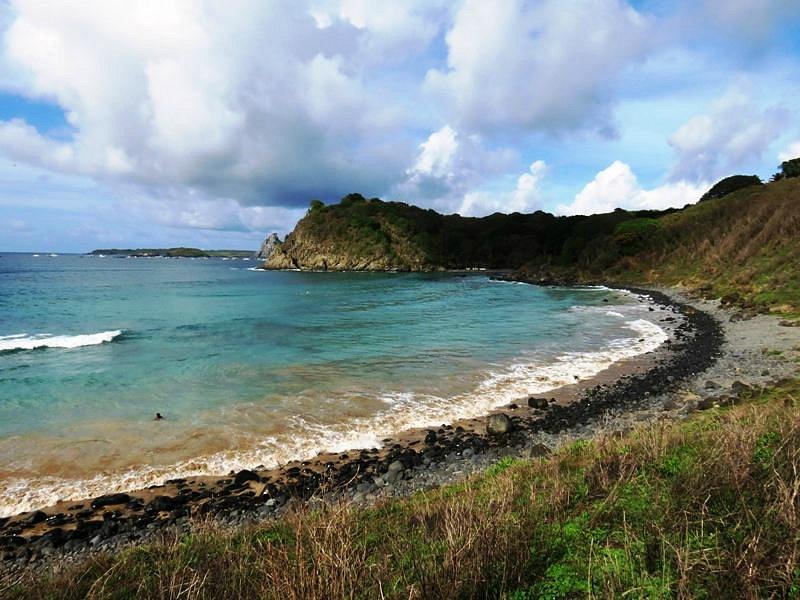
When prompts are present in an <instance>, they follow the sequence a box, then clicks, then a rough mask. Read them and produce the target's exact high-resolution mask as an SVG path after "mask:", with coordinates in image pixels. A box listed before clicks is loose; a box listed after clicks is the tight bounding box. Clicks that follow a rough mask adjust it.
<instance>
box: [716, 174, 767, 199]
mask: <svg viewBox="0 0 800 600" xmlns="http://www.w3.org/2000/svg"><path fill="white" fill-rule="evenodd" d="M751 185H763V184H762V183H761V179H759V178H758V177H757V176H756V175H731V176H730V177H726V178H725V179H722V180H721V181H718V182H717V183H715V184H714V185H713V186H712V187H711V189H710V190H708V191H707V192H706V193H705V194H703V196H702V197H701V198H700V202H707V201H708V200H713V199H715V198H723V197H724V196H727V195H728V194H732V193H733V192H736V191H738V190H741V189H742V188H746V187H750V186H751Z"/></svg>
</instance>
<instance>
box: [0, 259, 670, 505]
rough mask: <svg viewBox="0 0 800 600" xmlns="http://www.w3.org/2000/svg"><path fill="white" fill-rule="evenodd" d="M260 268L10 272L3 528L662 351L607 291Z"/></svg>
mask: <svg viewBox="0 0 800 600" xmlns="http://www.w3.org/2000/svg"><path fill="white" fill-rule="evenodd" d="M255 264H256V263H255V262H253V261H251V262H246V261H241V260H221V259H211V260H188V259H180V260H168V259H125V258H114V257H107V258H90V257H80V256H71V255H70V256H66V255H62V256H58V257H53V256H47V255H42V256H38V257H34V256H32V255H21V254H16V255H15V254H10V255H9V254H6V255H4V256H3V257H2V258H0V497H3V501H2V503H0V514H3V513H4V512H5V513H8V512H11V511H13V510H18V509H21V508H28V507H30V506H34V505H36V504H42V503H49V502H51V501H53V500H55V499H58V498H67V497H79V496H81V495H86V493H100V492H101V491H110V490H111V489H124V488H126V487H135V486H138V485H142V484H145V483H153V482H156V481H160V480H163V479H164V478H167V477H169V476H176V475H182V474H190V473H203V472H226V471H227V470H229V469H230V468H239V467H244V466H251V467H252V466H254V465H257V464H265V465H271V464H275V463H278V462H282V461H285V460H289V459H291V458H297V457H298V455H308V454H313V453H314V452H316V451H319V450H323V449H339V448H346V447H353V446H365V445H366V446H374V445H377V444H379V443H380V442H379V440H380V439H381V438H382V437H385V436H386V435H388V434H390V433H392V432H396V431H398V430H401V429H405V428H408V427H413V426H424V425H426V424H434V423H437V422H444V421H447V420H452V419H454V418H460V417H469V416H476V415H478V414H483V413H485V412H486V411H487V410H489V409H491V408H492V407H493V406H499V405H501V404H503V403H507V402H510V401H512V400H513V399H515V398H518V397H520V396H524V395H525V394H528V393H536V392H537V391H542V390H545V389H549V388H552V387H555V386H557V385H560V384H563V383H568V382H571V381H572V380H574V378H575V377H576V376H577V377H589V376H592V375H594V374H595V373H596V372H597V371H599V370H600V369H602V368H604V367H607V366H608V365H609V364H611V363H613V362H614V361H615V360H619V359H620V358H624V357H626V356H633V355H635V354H639V353H641V352H646V351H648V350H650V349H652V348H653V347H655V346H657V345H658V344H659V343H660V341H662V339H663V338H662V336H663V332H661V330H660V329H659V328H658V327H657V326H655V325H654V324H652V323H650V322H648V321H647V319H648V318H650V317H649V316H648V313H647V308H646V306H645V305H643V304H642V303H641V302H640V301H638V300H637V299H635V298H633V297H632V296H629V295H626V294H622V293H618V292H611V291H609V290H604V289H584V290H566V289H544V288H537V287H534V286H528V285H520V284H508V283H499V282H492V281H490V280H489V278H488V277H486V276H485V275H481V274H474V275H473V274H470V275H467V276H458V275H454V274H375V273H347V274H346V273H298V272H264V271H255V270H250V269H248V267H251V266H254V265H255ZM604 300H606V302H604ZM71 346H75V347H71ZM156 412H160V413H162V414H163V415H164V416H165V419H164V420H163V421H158V422H156V421H154V420H153V415H154V414H155V413H156Z"/></svg>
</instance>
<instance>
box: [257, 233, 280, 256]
mask: <svg viewBox="0 0 800 600" xmlns="http://www.w3.org/2000/svg"><path fill="white" fill-rule="evenodd" d="M280 245H281V238H279V237H278V234H277V233H270V234H269V235H268V236H267V239H265V240H264V242H263V243H262V244H261V248H259V250H258V254H256V258H259V259H261V260H267V259H268V258H269V257H270V256H272V255H273V254H274V253H275V250H277V249H278V247H279V246H280Z"/></svg>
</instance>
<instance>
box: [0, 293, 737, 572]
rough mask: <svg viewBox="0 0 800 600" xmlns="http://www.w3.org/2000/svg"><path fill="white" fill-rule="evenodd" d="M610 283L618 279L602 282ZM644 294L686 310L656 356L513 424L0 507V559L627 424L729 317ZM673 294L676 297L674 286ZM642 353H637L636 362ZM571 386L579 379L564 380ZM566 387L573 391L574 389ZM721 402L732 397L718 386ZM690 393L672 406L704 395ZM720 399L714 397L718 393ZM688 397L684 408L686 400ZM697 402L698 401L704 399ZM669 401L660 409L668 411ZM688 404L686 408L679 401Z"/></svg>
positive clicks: (436, 481)
mask: <svg viewBox="0 0 800 600" xmlns="http://www.w3.org/2000/svg"><path fill="white" fill-rule="evenodd" d="M607 287H611V288H612V289H614V286H607ZM616 289H625V290H628V291H631V292H633V293H635V294H640V295H646V296H649V297H650V298H651V299H652V300H653V302H654V303H656V304H659V305H661V306H665V307H668V308H669V310H671V311H673V312H675V313H677V314H679V315H681V316H682V320H681V322H679V323H677V324H676V325H675V328H674V331H673V332H672V336H671V340H670V341H669V342H667V343H665V345H664V346H662V348H660V349H659V350H657V351H655V352H654V353H650V354H654V356H649V357H648V356H639V357H636V358H634V359H629V360H628V361H623V363H624V364H623V363H617V364H615V365H613V366H612V367H611V368H609V369H607V370H606V371H604V372H602V373H601V374H600V375H599V376H597V377H596V378H594V379H592V380H587V381H586V382H582V383H583V385H581V384H576V385H575V386H574V389H572V390H564V389H563V388H559V394H552V393H551V392H547V393H546V394H545V395H547V396H553V397H555V395H560V396H561V397H560V398H559V399H558V400H557V401H555V402H550V401H549V398H548V402H547V408H545V409H543V410H538V409H532V408H530V407H528V406H516V407H515V406H514V405H511V406H509V407H502V408H500V409H498V410H495V411H493V412H492V413H490V414H496V413H498V412H502V413H505V414H507V415H508V416H509V417H510V419H511V422H512V423H513V426H514V431H512V432H511V433H508V434H506V435H503V436H491V435H488V434H487V433H485V427H486V422H487V421H488V419H489V416H490V415H486V416H484V417H481V418H477V419H470V420H468V421H466V422H454V423H451V424H448V425H444V426H442V427H440V428H438V429H436V430H434V429H431V430H419V431H410V432H402V433H400V434H399V435H397V436H394V437H392V438H387V439H386V440H384V442H385V444H384V447H383V448H381V449H380V450H374V449H373V450H351V451H347V452H343V453H337V454H321V455H318V456H317V457H316V458H315V459H312V460H308V461H294V462H290V463H287V464H286V465H284V466H283V467H281V468H279V469H272V470H266V471H258V472H253V471H248V470H244V471H240V472H239V473H235V474H234V473H232V474H231V475H229V476H226V477H219V476H216V477H212V476H207V477H193V478H190V479H189V480H172V481H170V482H168V483H167V484H165V485H164V486H152V487H151V488H148V489H146V490H139V491H136V492H130V493H129V494H112V495H109V496H101V497H98V498H95V499H93V500H92V499H90V500H87V501H85V502H65V503H60V504H57V505H55V506H52V507H48V508H47V509H44V510H41V511H33V512H30V513H23V514H21V515H17V516H15V517H10V518H4V519H0V557H2V558H4V559H5V560H2V561H0V570H2V569H3V567H4V566H5V567H8V566H12V568H19V567H25V566H28V565H30V564H37V563H39V562H41V560H42V559H54V560H56V561H57V560H58V559H61V560H65V561H67V562H69V561H71V560H75V559H76V558H77V557H80V556H84V555H85V554H86V553H88V552H93V551H109V550H116V549H118V548H120V547H123V546H128V545H133V544H137V543H141V542H143V541H146V540H147V539H150V538H151V537H152V536H153V535H157V534H159V532H163V531H164V530H167V529H170V528H175V527H177V528H180V529H185V528H188V527H189V526H190V524H189V522H188V518H189V517H193V516H200V515H211V516H213V517H214V518H216V519H218V520H221V521H222V522H225V523H228V524H230V525H232V526H234V525H236V524H238V523H241V522H248V521H253V520H256V521H257V520H261V519H265V518H271V517H274V516H276V515H279V514H280V513H281V512H282V511H283V510H284V509H285V508H286V507H287V506H289V505H291V504H292V503H293V502H295V501H309V500H311V501H316V500H317V499H324V500H336V499H349V500H351V501H354V502H356V503H369V502H372V501H376V500H379V499H380V498H384V497H389V496H398V495H407V494H409V493H412V492H414V491H416V490H419V489H424V488H426V487H431V486H435V485H441V484H442V483H446V482H448V481H452V480H455V479H458V478H459V477H464V476H466V474H468V473H470V472H475V471H477V470H481V469H483V468H485V467H486V466H489V465H490V464H492V463H493V462H495V461H496V460H497V459H498V458H501V457H502V456H539V455H542V454H546V453H547V452H549V450H550V449H551V448H553V447H554V446H556V445H559V444H560V443H563V440H564V439H567V438H569V439H574V438H576V437H580V436H589V437H591V436H592V435H594V434H595V433H596V429H597V428H598V427H601V428H602V427H606V426H608V425H613V426H615V427H621V428H625V427H628V426H630V425H631V423H635V422H637V419H634V420H631V419H629V417H630V416H631V415H635V414H636V413H637V412H640V411H643V410H644V411H647V410H650V409H652V408H653V406H654V405H655V404H657V403H658V402H664V400H663V399H662V397H663V396H669V397H674V396H676V395H678V394H679V392H680V391H681V388H682V387H686V384H687V382H689V381H691V380H692V379H695V378H697V376H698V375H699V374H702V373H704V372H706V371H708V370H709V369H710V368H711V367H712V365H714V364H715V363H716V362H717V361H718V360H719V359H720V357H721V356H722V355H723V347H724V346H725V343H726V340H725V335H724V334H725V332H724V327H723V325H722V324H721V323H720V321H719V320H718V319H717V318H715V317H714V316H713V315H711V314H710V313H707V312H704V311H702V310H697V309H696V308H694V307H692V306H690V305H689V304H687V303H686V302H684V300H688V299H685V298H679V297H678V292H677V291H674V290H669V292H670V294H669V295H668V294H667V293H665V292H664V291H663V290H651V289H639V288H627V287H618V288H616ZM671 296H673V297H671ZM629 363H635V364H629ZM566 387H568V388H569V387H573V386H566ZM569 396H571V397H572V398H573V401H571V402H570V401H569ZM720 399H721V401H722V402H725V401H729V402H733V401H735V399H734V397H733V396H727V397H726V396H720ZM698 400H703V399H701V398H699V396H698V398H697V400H689V401H687V402H685V403H684V404H683V405H682V406H680V407H677V410H676V411H675V412H676V415H674V416H677V417H678V418H680V414H688V413H689V412H691V410H693V409H695V408H698V406H694V407H691V403H692V402H694V403H695V404H698ZM712 404H713V403H712ZM687 407H691V408H689V410H688V411H685V410H684V409H686V408H687ZM699 408H702V407H699ZM664 411H665V408H663V407H662V408H661V409H660V410H659V411H656V413H655V414H659V413H663V412H664ZM681 411H683V413H681Z"/></svg>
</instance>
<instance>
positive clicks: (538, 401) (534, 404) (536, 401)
mask: <svg viewBox="0 0 800 600" xmlns="http://www.w3.org/2000/svg"><path fill="white" fill-rule="evenodd" d="M528 406H530V407H531V408H536V409H539V410H545V409H546V408H547V406H548V402H547V398H528Z"/></svg>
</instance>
